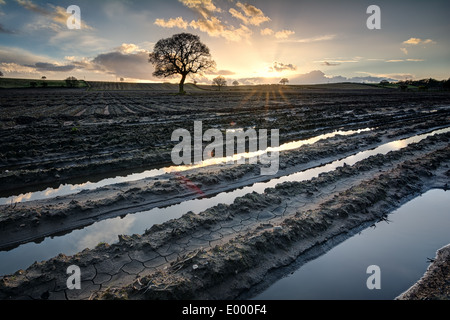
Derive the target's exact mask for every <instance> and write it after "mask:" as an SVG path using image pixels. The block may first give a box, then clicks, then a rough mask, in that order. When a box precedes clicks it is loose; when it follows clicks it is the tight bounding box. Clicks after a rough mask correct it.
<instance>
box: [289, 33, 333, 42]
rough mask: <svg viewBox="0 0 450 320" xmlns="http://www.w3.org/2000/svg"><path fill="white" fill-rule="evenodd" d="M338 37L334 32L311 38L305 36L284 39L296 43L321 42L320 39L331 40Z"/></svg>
mask: <svg viewBox="0 0 450 320" xmlns="http://www.w3.org/2000/svg"><path fill="white" fill-rule="evenodd" d="M335 38H336V35H334V34H328V35H323V36H317V37H311V38H303V39H289V40H282V41H285V42H294V43H311V42H319V41H329V40H333V39H335Z"/></svg>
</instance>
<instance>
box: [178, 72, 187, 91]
mask: <svg viewBox="0 0 450 320" xmlns="http://www.w3.org/2000/svg"><path fill="white" fill-rule="evenodd" d="M186 76H187V75H186V74H182V75H181V81H180V85H179V87H180V91H179V93H180V94H185V93H186V92H185V91H184V82H185V81H186Z"/></svg>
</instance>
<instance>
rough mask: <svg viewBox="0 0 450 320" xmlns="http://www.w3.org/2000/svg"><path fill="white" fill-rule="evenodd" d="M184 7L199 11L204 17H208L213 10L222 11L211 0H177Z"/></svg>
mask: <svg viewBox="0 0 450 320" xmlns="http://www.w3.org/2000/svg"><path fill="white" fill-rule="evenodd" d="M179 1H180V2H181V3H182V4H183V5H185V6H186V7H188V8H190V9H192V10H194V11H195V12H197V13H199V14H200V15H201V16H202V17H203V18H204V19H207V18H210V17H211V16H212V14H213V13H214V12H222V10H221V9H220V8H217V7H216V6H215V5H214V4H213V3H212V0H179Z"/></svg>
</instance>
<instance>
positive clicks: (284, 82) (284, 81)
mask: <svg viewBox="0 0 450 320" xmlns="http://www.w3.org/2000/svg"><path fill="white" fill-rule="evenodd" d="M280 83H281V84H282V85H283V86H284V85H285V84H286V83H289V80H288V79H287V78H283V79H281V81H280Z"/></svg>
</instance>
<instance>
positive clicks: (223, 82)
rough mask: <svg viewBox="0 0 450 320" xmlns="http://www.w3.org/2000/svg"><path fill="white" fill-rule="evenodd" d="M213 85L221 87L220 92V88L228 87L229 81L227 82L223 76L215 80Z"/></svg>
mask: <svg viewBox="0 0 450 320" xmlns="http://www.w3.org/2000/svg"><path fill="white" fill-rule="evenodd" d="M213 84H214V85H215V86H217V87H219V91H220V88H222V87H225V86H226V85H227V80H225V78H224V77H222V76H218V77H217V78H214V79H213Z"/></svg>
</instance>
